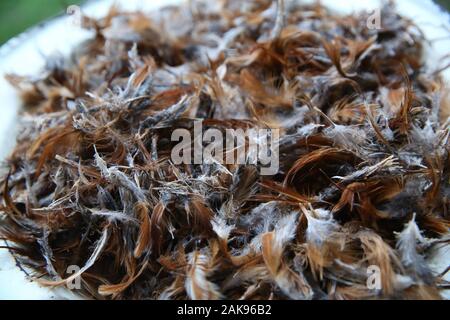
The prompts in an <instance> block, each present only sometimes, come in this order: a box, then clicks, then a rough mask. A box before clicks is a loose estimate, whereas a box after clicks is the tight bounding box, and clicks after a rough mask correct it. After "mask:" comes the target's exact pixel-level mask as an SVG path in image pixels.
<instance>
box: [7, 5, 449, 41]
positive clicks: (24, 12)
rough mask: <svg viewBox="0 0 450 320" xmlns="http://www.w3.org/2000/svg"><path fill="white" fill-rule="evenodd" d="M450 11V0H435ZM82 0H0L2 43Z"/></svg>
mask: <svg viewBox="0 0 450 320" xmlns="http://www.w3.org/2000/svg"><path fill="white" fill-rule="evenodd" d="M149 1H151V0H149ZM435 1H436V2H438V3H440V4H441V5H442V6H443V7H445V8H446V9H447V10H449V11H450V0H435ZM81 2H82V0H0V44H2V43H4V42H5V41H7V40H8V39H9V38H11V37H13V36H15V35H17V34H19V33H21V32H23V31H25V30H26V29H27V28H29V27H31V26H33V25H35V24H37V23H39V22H40V21H42V20H45V19H47V18H49V17H52V16H55V15H57V14H59V13H62V12H65V10H66V8H67V7H68V6H69V5H71V4H79V3H81Z"/></svg>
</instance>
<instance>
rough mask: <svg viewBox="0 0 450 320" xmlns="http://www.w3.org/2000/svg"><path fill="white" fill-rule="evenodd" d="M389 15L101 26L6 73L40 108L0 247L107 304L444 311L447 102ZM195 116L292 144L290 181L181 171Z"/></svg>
mask: <svg viewBox="0 0 450 320" xmlns="http://www.w3.org/2000/svg"><path fill="white" fill-rule="evenodd" d="M381 17H382V26H381V28H380V29H378V30H375V29H370V28H368V27H367V20H368V19H369V14H368V13H360V14H356V15H351V16H339V15H336V14H334V13H333V12H330V11H328V10H327V9H326V8H325V7H323V6H321V5H320V4H319V3H314V4H310V5H306V4H302V3H299V2H297V1H283V0H280V1H269V0H260V1H245V2H242V1H239V0H223V1H206V0H195V1H189V2H188V3H186V4H184V5H181V6H171V7H166V8H163V9H160V10H159V11H158V12H153V13H143V12H134V13H123V12H121V11H120V10H119V9H118V8H115V7H113V8H112V9H111V10H110V12H109V13H108V15H107V16H106V17H104V18H102V19H100V20H93V19H90V18H88V17H84V19H83V25H84V27H85V28H87V29H90V30H93V33H94V34H95V35H94V36H93V37H92V39H90V40H89V41H87V42H85V43H83V45H81V46H79V47H78V48H77V49H76V50H75V51H74V52H73V54H72V55H71V57H69V58H62V57H58V56H54V57H50V58H49V59H48V64H47V67H46V69H45V72H43V73H42V74H40V75H39V76H34V77H25V76H18V75H9V76H8V79H9V81H10V82H11V83H12V84H13V85H14V86H15V87H16V88H17V89H18V90H19V92H20V93H21V96H22V98H23V102H24V105H25V109H24V112H23V114H22V117H21V120H22V124H23V130H22V132H21V134H20V136H19V137H18V142H17V147H16V149H15V150H14V152H13V153H12V155H11V156H10V157H9V159H8V160H7V163H6V167H7V172H8V174H7V175H4V176H3V177H2V178H1V181H0V183H1V194H2V200H3V203H2V205H1V207H0V211H1V220H0V237H1V238H2V239H4V240H5V241H6V243H7V247H8V248H9V250H10V251H11V253H12V254H13V255H14V256H15V257H16V259H17V261H18V263H19V264H20V265H21V266H22V267H23V268H24V270H32V273H31V274H30V277H31V278H32V279H33V280H34V281H37V282H38V283H40V284H42V285H45V286H50V287H52V286H53V287H54V286H64V285H67V284H69V283H70V282H71V281H73V280H74V279H76V278H77V277H79V278H80V279H81V289H80V290H79V291H78V293H79V294H82V295H84V296H86V297H89V298H95V299H439V298H440V297H441V296H440V290H441V289H443V288H446V287H448V283H447V282H446V281H444V280H443V278H442V277H443V276H444V275H443V274H436V273H435V272H434V271H433V270H432V269H431V268H430V266H429V264H428V262H427V259H428V257H429V255H430V253H431V252H432V250H434V249H435V248H436V247H437V246H445V245H446V244H448V242H449V237H448V231H449V218H450V213H449V211H448V210H449V207H450V203H449V197H450V186H449V179H450V158H449V147H450V145H449V121H448V119H447V117H448V115H449V104H448V95H447V91H446V88H445V85H444V84H443V82H442V80H441V79H440V77H439V75H438V74H437V73H433V71H432V70H428V69H427V68H426V67H425V66H424V63H423V47H424V43H425V39H424V38H423V35H422V34H421V32H420V30H419V29H418V28H417V27H416V26H415V25H414V24H413V23H412V22H411V21H409V20H407V19H405V18H403V17H401V16H399V15H398V14H396V13H395V8H394V6H393V5H392V4H386V6H385V7H384V8H383V9H382V12H381ZM196 120H203V127H204V130H206V129H210V128H214V129H218V130H220V131H223V132H224V131H225V130H226V129H244V130H245V129H249V128H272V129H279V130H280V133H281V134H280V141H279V143H280V168H279V171H278V173H277V174H276V175H274V176H262V175H260V172H259V170H258V169H259V165H254V164H248V165H222V164H219V163H213V164H200V165H174V164H173V163H172V162H171V159H170V154H171V150H172V148H173V146H174V142H172V141H171V133H172V132H173V131H174V130H175V129H177V128H184V129H188V130H193V123H194V121H196ZM226 151H228V152H229V151H230V150H226ZM70 266H78V267H79V269H78V272H76V273H68V271H67V270H68V269H69V267H70ZM371 266H376V267H377V268H378V269H379V270H380V274H381V279H380V281H381V286H380V287H379V288H375V289H374V288H371V287H370V286H368V285H367V279H368V276H369V275H370V274H368V270H369V269H370V267H371Z"/></svg>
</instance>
